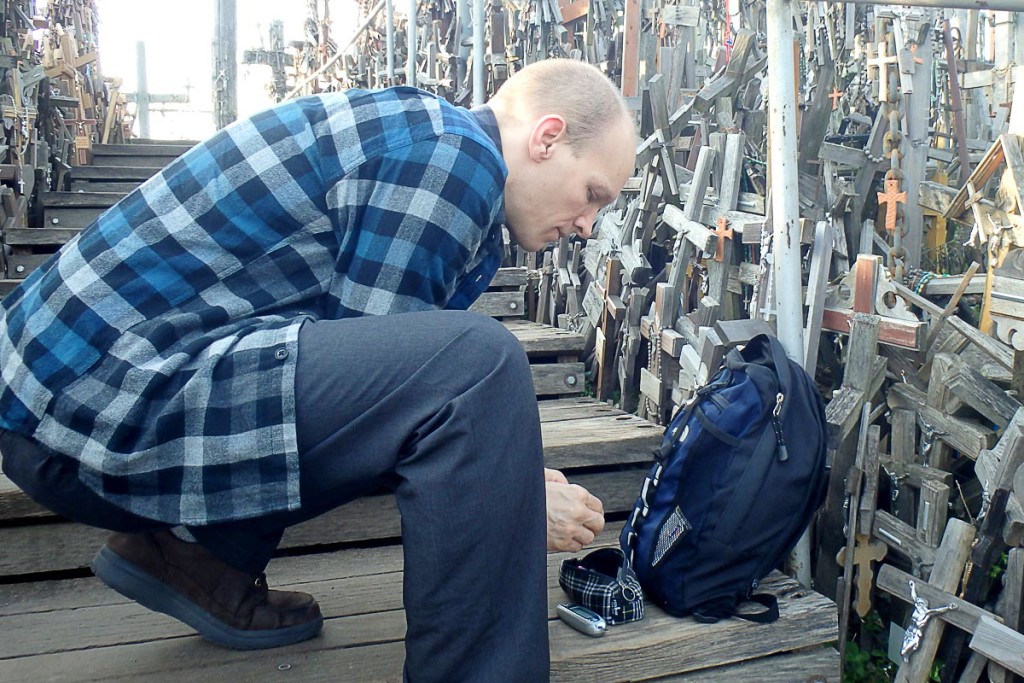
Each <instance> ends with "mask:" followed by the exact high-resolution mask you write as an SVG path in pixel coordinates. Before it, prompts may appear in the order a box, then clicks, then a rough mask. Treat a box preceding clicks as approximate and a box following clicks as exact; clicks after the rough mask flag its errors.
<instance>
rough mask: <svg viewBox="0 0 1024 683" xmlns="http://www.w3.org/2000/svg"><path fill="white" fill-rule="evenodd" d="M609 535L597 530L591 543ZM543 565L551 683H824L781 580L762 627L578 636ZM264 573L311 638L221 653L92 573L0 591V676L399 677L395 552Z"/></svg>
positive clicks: (554, 559)
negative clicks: (292, 597)
mask: <svg viewBox="0 0 1024 683" xmlns="http://www.w3.org/2000/svg"><path fill="white" fill-rule="evenodd" d="M611 540H612V534H611V532H608V533H606V534H604V535H603V536H602V541H603V542H609V541H611ZM548 557H549V562H548V565H549V587H550V590H549V596H548V602H549V618H550V621H549V627H548V628H549V638H550V642H551V650H552V680H553V681H567V682H568V681H580V682H586V683H592V682H594V681H600V682H609V683H611V682H613V681H626V680H656V679H662V680H672V681H698V680H700V681H716V680H721V681H727V680H728V681H742V680H750V681H754V680H757V681H795V680H800V681H804V680H821V681H835V680H836V678H835V675H836V672H837V671H838V665H837V655H836V654H835V651H834V650H832V649H830V648H829V647H827V646H826V644H827V643H829V642H830V641H832V640H834V639H835V638H836V611H835V605H834V604H833V603H831V602H830V601H829V600H828V599H826V598H824V597H822V596H820V595H818V594H816V593H814V592H811V591H806V590H804V589H802V588H800V587H799V586H798V585H797V584H796V583H795V582H794V581H793V580H792V579H789V578H788V577H784V576H782V575H781V574H773V575H772V576H771V577H770V578H769V579H767V580H766V581H765V582H764V583H763V585H762V588H763V589H764V590H767V591H769V592H772V593H775V594H776V595H777V596H778V597H779V601H780V610H781V613H782V618H781V619H780V620H779V621H778V622H776V623H775V624H771V625H756V624H751V623H748V622H744V621H740V620H736V619H731V620H726V621H723V622H719V623H718V624H712V625H708V624H698V623H696V622H694V621H693V620H692V619H689V618H686V619H676V618H673V617H670V616H667V615H665V614H664V613H662V612H661V611H660V610H658V609H657V608H653V607H652V608H649V609H648V612H647V616H646V617H645V618H644V620H643V621H641V622H638V623H634V624H628V625H623V626H616V627H612V629H611V631H610V632H609V633H608V635H606V636H605V637H603V638H596V639H592V638H587V637H585V636H582V635H580V634H578V633H577V632H575V631H573V630H572V629H570V628H569V627H567V626H566V625H565V624H563V623H562V622H560V621H558V620H557V619H555V618H554V607H555V605H556V604H557V603H559V602H562V601H564V600H565V596H564V594H563V593H562V591H561V589H559V588H558V582H557V569H558V565H559V563H560V561H561V560H562V559H563V558H564V557H567V555H564V554H553V555H549V556H548ZM268 575H269V577H270V579H271V581H272V585H274V586H276V587H283V588H291V589H299V590H304V591H308V592H310V593H313V594H314V595H316V596H317V598H318V599H319V600H320V604H321V607H322V609H323V611H324V615H325V617H326V622H325V626H324V632H323V634H322V635H321V636H320V637H318V638H315V639H313V640H311V641H308V642H306V643H300V644H298V645H295V646H291V647H287V648H280V649H276V650H269V651H263V652H255V653H253V652H249V653H241V652H232V651H227V650H223V649H221V648H218V647H215V646H213V645H210V644H208V643H206V642H204V641H202V640H201V639H199V638H198V636H196V635H194V633H192V632H191V631H190V629H188V628H187V627H185V626H184V625H182V624H180V623H178V622H177V621H175V620H173V619H171V618H169V617H166V616H164V615H161V614H157V613H154V612H150V611H149V610H146V609H145V608H142V607H140V606H138V605H136V604H135V603H132V602H129V601H126V600H125V599H124V598H122V597H121V596H120V595H118V594H117V593H115V592H113V591H111V590H109V589H107V588H106V587H104V586H103V585H102V584H100V583H99V581H98V580H96V579H94V578H82V579H74V580H64V581H47V582H36V583H31V584H15V585H7V586H0V633H2V634H3V637H2V638H0V680H3V681H19V682H21V681H24V682H26V683H32V682H35V681H40V682H41V681H83V682H85V681H139V680H145V681H155V682H162V681H167V682H169V681H182V680H189V679H193V678H194V679H196V680H202V681H204V682H208V681H232V682H233V683H238V682H240V681H255V680H259V681H304V682H305V681H338V680H344V681H360V682H363V681H366V682H369V681H400V680H401V674H402V661H403V657H404V654H403V647H404V646H403V642H402V639H403V636H404V633H405V621H404V613H403V611H402V603H401V582H402V558H401V552H400V548H398V547H396V546H393V547H384V548H377V549H370V550H367V549H362V550H360V549H352V550H346V551H343V552H335V553H324V554H319V555H310V556H302V557H286V558H278V559H275V560H274V561H273V562H272V563H271V565H270V567H269V569H268ZM793 652H795V654H787V655H785V656H781V657H780V656H777V655H779V654H781V653H793ZM773 655H774V656H773ZM766 658H767V659H766ZM749 660H752V661H749ZM809 673H810V674H814V676H817V678H815V677H814V676H812V677H810V678H809V677H808V676H809ZM666 676H670V677H671V678H667V679H666V678H665V677H666ZM787 676H789V678H787Z"/></svg>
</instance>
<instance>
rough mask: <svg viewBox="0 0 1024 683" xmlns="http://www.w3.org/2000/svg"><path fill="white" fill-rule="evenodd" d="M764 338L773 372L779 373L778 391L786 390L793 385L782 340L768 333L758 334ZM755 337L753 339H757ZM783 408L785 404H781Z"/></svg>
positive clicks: (791, 373) (791, 372)
mask: <svg viewBox="0 0 1024 683" xmlns="http://www.w3.org/2000/svg"><path fill="white" fill-rule="evenodd" d="M758 336H759V337H763V338H764V343H765V344H767V345H768V349H769V353H770V354H771V357H772V363H774V365H775V372H776V373H777V374H778V375H779V391H787V390H788V389H789V387H791V386H793V368H791V367H790V365H789V364H790V362H791V361H790V359H789V356H787V355H786V349H785V348H784V347H783V346H782V342H780V341H779V338H778V337H773V336H771V335H768V334H762V335H758ZM757 338H758V337H755V338H754V339H757ZM783 408H784V409H785V406H783Z"/></svg>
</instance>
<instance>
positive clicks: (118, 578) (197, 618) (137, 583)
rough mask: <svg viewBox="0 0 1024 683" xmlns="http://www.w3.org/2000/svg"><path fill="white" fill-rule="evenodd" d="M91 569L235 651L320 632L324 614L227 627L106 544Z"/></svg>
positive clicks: (291, 641)
mask: <svg viewBox="0 0 1024 683" xmlns="http://www.w3.org/2000/svg"><path fill="white" fill-rule="evenodd" d="M92 571H93V573H94V574H95V575H96V576H97V577H99V579H100V580H101V581H103V583H105V584H106V585H107V586H109V587H110V588H113V589H114V590H115V591H117V592H118V593H120V594H121V595H123V596H125V597H126V598H129V599H131V600H134V601H135V602H137V603H139V604H140V605H142V606H143V607H148V608H149V609H151V610H153V611H154V612H161V613H163V614H166V615H168V616H171V617H174V618H175V619H177V620H178V621H181V622H183V623H185V624H188V625H189V626H191V627H192V628H194V629H195V630H196V631H197V632H198V633H199V635H200V636H202V637H203V638H205V639H206V640H209V641H210V642H213V643H216V644H217V645H221V646H223V647H227V648H231V649H232V650H263V649H267V648H272V647H281V646H284V645H292V644H294V643H300V642H302V641H304V640H309V639H310V638H312V637H313V636H315V635H316V634H318V633H320V631H321V629H322V628H323V625H324V619H323V617H322V616H321V617H318V618H317V619H316V620H314V621H310V622H307V623H304V624H296V625H294V626H288V627H285V628H279V629H270V630H261V631H250V630H245V629H240V628H234V627H232V626H228V625H227V624H225V623H224V622H222V621H220V620H219V619H217V618H216V617H214V616H213V615H212V614H210V613H209V612H207V611H206V610H204V609H202V608H201V607H199V606H198V605H196V604H195V603H194V602H192V601H191V600H189V599H187V598H186V597H185V596H183V595H182V594H181V593H179V592H177V591H176V590H174V589H173V588H171V587H170V586H168V585H167V584H166V583H164V582H163V581H160V580H159V579H157V578H156V577H154V576H151V575H150V574H147V573H146V572H144V571H142V570H141V569H139V568H138V567H136V566H135V565H134V564H132V563H131V562H128V561H127V560H125V559H124V558H123V557H121V556H120V555H118V554H117V553H115V552H114V551H112V550H110V549H109V548H107V547H106V546H103V547H102V548H101V549H100V551H99V553H97V554H96V557H95V558H94V559H93V561H92Z"/></svg>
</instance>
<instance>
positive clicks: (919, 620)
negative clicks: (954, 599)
mask: <svg viewBox="0 0 1024 683" xmlns="http://www.w3.org/2000/svg"><path fill="white" fill-rule="evenodd" d="M909 583H910V597H911V598H913V600H914V611H913V613H912V614H911V615H910V626H908V627H907V632H906V633H905V634H903V647H902V648H901V649H900V654H901V655H903V661H904V662H909V661H910V655H912V654H914V652H915V651H916V650H917V648H918V647H920V646H921V636H923V635H924V627H925V626H926V625H927V624H928V621H929V620H930V619H931V618H932V617H933V616H934V615H936V614H942V613H943V612H949V611H950V610H954V609H956V605H955V604H954V603H949V604H948V605H945V606H944V607H936V608H934V609H929V608H928V601H927V600H925V599H924V598H919V597H917V586H916V585H915V584H914V582H913V581H909Z"/></svg>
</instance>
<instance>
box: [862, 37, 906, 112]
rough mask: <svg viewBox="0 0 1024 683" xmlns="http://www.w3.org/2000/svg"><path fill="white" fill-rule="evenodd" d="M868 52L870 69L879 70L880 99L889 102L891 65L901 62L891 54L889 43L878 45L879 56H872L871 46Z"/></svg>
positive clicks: (882, 42) (884, 42) (883, 41)
mask: <svg viewBox="0 0 1024 683" xmlns="http://www.w3.org/2000/svg"><path fill="white" fill-rule="evenodd" d="M868 49H869V51H868V68H869V69H877V71H878V73H877V76H878V99H879V101H882V102H888V101H889V65H890V64H896V63H897V62H898V61H899V57H898V56H897V55H890V54H889V41H888V40H884V39H883V40H882V41H881V42H879V43H878V56H877V57H873V56H871V51H870V46H869V48H868Z"/></svg>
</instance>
